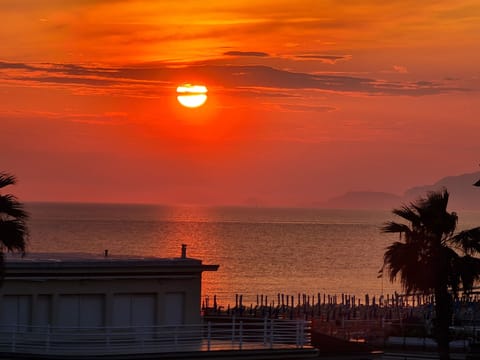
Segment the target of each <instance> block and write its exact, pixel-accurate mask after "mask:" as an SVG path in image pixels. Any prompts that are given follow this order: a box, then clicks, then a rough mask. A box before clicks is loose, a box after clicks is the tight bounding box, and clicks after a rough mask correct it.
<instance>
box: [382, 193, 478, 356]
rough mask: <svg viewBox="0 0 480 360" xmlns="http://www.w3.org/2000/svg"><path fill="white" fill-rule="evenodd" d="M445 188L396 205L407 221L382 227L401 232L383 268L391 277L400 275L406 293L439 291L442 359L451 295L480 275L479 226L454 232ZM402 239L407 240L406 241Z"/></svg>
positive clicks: (437, 320) (436, 325)
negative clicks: (414, 200)
mask: <svg viewBox="0 0 480 360" xmlns="http://www.w3.org/2000/svg"><path fill="white" fill-rule="evenodd" d="M448 198H449V194H448V191H447V190H446V189H443V190H441V191H438V192H429V193H428V194H427V196H426V197H424V198H420V199H418V200H417V201H416V202H413V203H411V204H409V205H406V206H403V207H401V208H399V209H394V210H393V211H392V212H393V214H395V215H397V216H399V217H400V218H402V219H403V220H406V222H407V224H405V223H398V222H394V221H389V222H387V223H385V224H384V226H383V228H382V232H384V233H398V234H400V241H396V242H394V243H393V244H392V245H390V246H388V247H387V249H386V252H385V254H384V265H383V268H382V270H385V271H386V273H387V274H388V276H389V278H390V281H392V282H393V281H395V279H396V278H397V276H399V277H400V282H401V284H402V287H403V289H404V290H405V292H406V293H407V294H411V293H415V292H421V293H433V294H434V296H435V321H434V334H433V335H434V338H435V340H436V342H437V344H438V351H439V354H440V359H442V360H443V359H449V356H450V355H449V341H450V336H449V326H450V321H451V319H452V311H453V299H454V297H456V296H457V295H458V292H459V291H460V290H463V291H469V290H471V289H472V287H473V284H474V282H475V281H476V280H478V279H479V278H480V259H478V258H476V257H475V255H478V254H479V253H480V227H476V228H473V229H470V230H465V231H462V232H459V233H457V234H455V230H456V227H457V221H458V217H457V214H456V213H455V212H451V213H450V212H448V211H447V205H448ZM402 240H403V241H402Z"/></svg>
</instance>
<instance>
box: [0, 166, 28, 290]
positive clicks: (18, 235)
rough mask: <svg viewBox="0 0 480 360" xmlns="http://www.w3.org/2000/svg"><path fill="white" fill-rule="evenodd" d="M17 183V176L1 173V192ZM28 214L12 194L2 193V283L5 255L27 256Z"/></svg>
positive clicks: (0, 238) (0, 255) (0, 222)
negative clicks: (8, 253) (10, 253)
mask: <svg viewBox="0 0 480 360" xmlns="http://www.w3.org/2000/svg"><path fill="white" fill-rule="evenodd" d="M16 182H17V180H16V178H15V176H13V175H10V174H7V173H0V190H2V189H3V188H4V187H6V186H9V185H14V184H15V183H16ZM27 220H28V213H27V212H26V211H25V210H24V208H23V205H22V204H21V203H20V202H19V201H18V200H17V198H16V197H15V196H14V195H12V194H1V193H0V281H1V280H2V279H3V276H4V265H5V262H4V260H5V259H4V255H5V251H7V252H20V253H21V254H22V255H24V254H25V247H26V242H27V238H28V228H27Z"/></svg>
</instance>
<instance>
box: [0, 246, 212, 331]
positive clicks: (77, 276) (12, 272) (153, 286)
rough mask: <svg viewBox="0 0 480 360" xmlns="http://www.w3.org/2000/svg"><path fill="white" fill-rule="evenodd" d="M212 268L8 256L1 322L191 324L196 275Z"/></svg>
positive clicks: (147, 260) (189, 263) (197, 294)
mask: <svg viewBox="0 0 480 360" xmlns="http://www.w3.org/2000/svg"><path fill="white" fill-rule="evenodd" d="M217 268H218V265H204V264H202V262H201V261H200V260H196V259H190V258H183V257H182V258H169V259H161V258H154V257H141V258H140V257H121V256H94V255H86V254H31V255H28V256H26V257H24V258H13V257H11V258H8V259H7V262H6V274H5V280H4V283H3V286H2V287H1V288H0V326H3V327H5V326H10V327H11V326H15V327H18V326H21V327H25V328H26V329H27V330H28V328H29V327H31V329H32V330H33V329H35V328H36V327H45V326H50V327H62V328H98V327H130V326H134V327H135V326H137V327H138V326H159V325H185V324H198V323H200V304H201V276H202V272H203V271H215V270H217Z"/></svg>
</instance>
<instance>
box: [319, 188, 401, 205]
mask: <svg viewBox="0 0 480 360" xmlns="http://www.w3.org/2000/svg"><path fill="white" fill-rule="evenodd" d="M402 201H403V198H402V197H401V196H398V195H395V194H390V193H386V192H374V191H349V192H347V193H345V194H344V195H340V196H337V197H334V198H331V199H330V200H328V201H327V202H326V203H325V204H324V205H325V206H326V207H329V208H344V209H391V208H393V207H395V206H398V204H400V203H401V202H402Z"/></svg>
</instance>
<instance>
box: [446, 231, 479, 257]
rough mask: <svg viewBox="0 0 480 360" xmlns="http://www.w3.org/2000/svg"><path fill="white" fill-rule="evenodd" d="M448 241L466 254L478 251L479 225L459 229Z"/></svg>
mask: <svg viewBox="0 0 480 360" xmlns="http://www.w3.org/2000/svg"><path fill="white" fill-rule="evenodd" d="M450 241H451V242H452V243H453V244H455V245H457V246H459V247H460V248H461V249H462V250H463V251H464V252H465V253H466V254H468V255H473V254H475V253H480V227H476V228H473V229H469V230H464V231H461V232H459V233H458V234H456V235H455V236H452V237H451V238H450Z"/></svg>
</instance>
